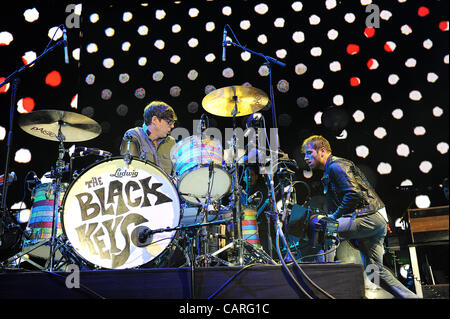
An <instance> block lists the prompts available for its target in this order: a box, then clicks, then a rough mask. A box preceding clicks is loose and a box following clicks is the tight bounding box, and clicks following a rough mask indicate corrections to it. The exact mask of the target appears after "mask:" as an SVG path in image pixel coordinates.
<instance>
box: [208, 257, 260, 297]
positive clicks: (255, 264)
mask: <svg viewBox="0 0 450 319" xmlns="http://www.w3.org/2000/svg"><path fill="white" fill-rule="evenodd" d="M257 265H260V266H267V265H265V264H259V263H254V264H249V265H247V266H244V267H243V268H241V269H240V270H239V271H238V272H237V273H235V274H234V275H233V276H232V277H231V278H230V279H228V280H227V281H226V282H225V283H224V284H223V285H222V286H221V287H220V288H219V289H217V290H216V291H215V292H214V293H213V294H212V295H210V296H209V297H208V300H209V299H213V298H214V297H215V296H217V294H218V293H219V292H221V291H222V290H223V289H225V287H226V286H227V285H228V284H229V283H230V282H231V281H233V280H234V279H236V278H237V276H239V275H240V274H241V273H243V272H244V270H247V269H248V268H250V267H253V266H257Z"/></svg>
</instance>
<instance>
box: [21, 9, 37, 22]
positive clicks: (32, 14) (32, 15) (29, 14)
mask: <svg viewBox="0 0 450 319" xmlns="http://www.w3.org/2000/svg"><path fill="white" fill-rule="evenodd" d="M23 16H24V17H25V21H26V22H34V21H36V20H37V19H39V11H37V9H36V8H33V9H27V10H25V12H24V13H23Z"/></svg>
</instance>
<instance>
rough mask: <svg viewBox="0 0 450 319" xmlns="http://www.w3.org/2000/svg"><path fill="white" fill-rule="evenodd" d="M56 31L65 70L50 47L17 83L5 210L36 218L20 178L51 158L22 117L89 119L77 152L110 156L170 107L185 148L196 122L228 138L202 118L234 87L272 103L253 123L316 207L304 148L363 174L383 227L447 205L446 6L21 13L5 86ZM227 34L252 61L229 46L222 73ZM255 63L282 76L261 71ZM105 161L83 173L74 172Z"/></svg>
mask: <svg viewBox="0 0 450 319" xmlns="http://www.w3.org/2000/svg"><path fill="white" fill-rule="evenodd" d="M61 24H65V25H66V27H67V31H68V37H69V55H70V62H69V64H65V63H64V54H63V49H62V47H58V48H56V49H55V50H54V51H52V52H50V53H49V54H47V55H46V56H45V57H44V58H43V59H42V60H41V61H39V63H37V64H36V65H35V66H33V67H31V68H30V69H28V70H26V71H25V72H24V73H23V74H22V75H21V76H20V78H21V82H20V85H19V88H18V92H17V103H16V104H15V105H14V123H13V126H12V131H13V133H14V134H13V136H14V138H13V141H12V150H11V163H10V171H14V172H15V173H16V174H17V177H18V180H17V181H16V182H15V183H14V184H12V185H11V187H10V189H9V193H8V203H9V205H10V206H11V205H13V204H14V203H18V202H20V201H21V200H22V198H24V201H25V203H26V205H28V206H30V205H31V202H30V194H29V190H26V191H25V194H24V189H26V187H24V181H23V180H24V178H25V176H26V174H27V172H29V171H34V172H36V174H37V175H38V176H39V177H41V176H42V175H43V174H44V173H45V172H48V171H50V170H51V169H52V167H54V166H55V162H56V159H57V153H58V143H57V142H52V141H46V140H42V139H39V138H37V137H34V136H31V135H28V134H26V133H25V132H23V131H22V130H21V129H20V127H19V126H18V123H17V121H18V119H19V118H20V116H21V114H22V113H26V112H30V111H37V110H43V109H61V110H67V111H70V112H76V113H80V114H83V115H85V116H88V117H90V118H92V119H94V120H95V121H97V122H98V123H99V124H100V125H101V127H102V134H101V135H100V136H99V137H97V138H95V139H92V140H89V141H85V142H77V143H76V145H77V146H86V147H95V148H99V149H102V150H106V151H109V152H112V153H113V154H114V155H118V153H119V145H120V141H121V138H122V135H123V133H124V132H125V131H126V130H127V129H128V128H131V127H134V126H138V125H141V124H142V111H143V108H144V107H145V105H146V104H147V103H148V102H150V101H152V100H163V101H165V102H167V103H168V104H170V105H172V106H173V108H174V109H175V111H176V113H177V115H178V118H179V121H178V123H177V126H178V127H184V128H186V129H188V130H189V132H190V133H191V134H194V133H195V127H194V128H193V127H192V126H193V125H192V122H193V120H198V119H200V117H201V116H202V115H203V114H205V115H207V116H208V120H209V125H210V127H217V128H219V129H220V130H221V131H222V132H224V130H225V128H231V127H232V125H233V122H232V118H229V117H219V116H216V115H214V114H210V113H208V112H206V111H205V109H204V108H203V106H202V100H203V98H204V97H205V96H206V95H207V94H208V93H210V92H212V91H214V90H215V89H220V88H223V87H226V86H231V85H245V86H252V87H255V88H258V89H260V90H262V91H264V92H265V93H266V94H267V95H269V96H270V91H271V88H272V89H273V107H274V110H273V109H272V108H271V107H270V105H269V106H268V107H266V108H264V109H263V110H261V113H262V114H263V116H264V118H265V120H266V124H267V126H268V127H272V126H273V125H276V126H277V127H278V128H279V133H280V148H281V150H282V151H284V152H286V153H288V154H289V157H290V158H292V159H295V160H296V161H297V163H298V166H299V169H298V172H297V176H296V178H297V179H298V180H302V181H306V182H307V183H308V184H310V186H311V189H312V192H313V195H320V191H321V189H320V186H319V185H320V183H319V181H320V177H321V176H320V172H309V171H307V169H306V165H305V163H304V162H303V158H302V154H301V153H300V145H301V142H302V140H303V139H304V138H306V137H308V136H309V135H311V134H321V135H323V136H325V137H327V138H328V139H329V140H330V142H331V144H332V147H333V152H334V154H335V155H337V156H342V157H346V158H349V159H351V160H353V161H354V162H355V163H356V164H357V165H358V166H359V167H360V168H361V169H362V170H363V171H364V172H366V174H367V176H368V178H369V179H370V181H371V182H372V183H373V184H374V186H375V187H376V190H377V192H378V193H379V194H380V195H381V197H382V198H383V200H384V201H385V202H386V205H387V207H388V209H389V213H390V215H391V217H392V221H394V219H395V218H398V217H399V216H402V215H403V214H404V212H405V209H406V208H407V207H416V206H417V205H418V206H421V207H427V206H438V205H443V204H446V203H447V202H448V201H447V200H446V198H445V196H444V193H443V190H442V182H443V180H444V178H445V177H447V176H448V59H449V57H448V1H437V0H430V1H414V0H389V1H379V2H378V3H376V2H375V1H370V0H367V1H364V0H360V1H347V0H346V1H330V0H327V1H323V0H321V1H278V2H276V3H275V2H273V1H264V0H259V1H250V0H248V1H195V2H193V1H164V2H155V1H148V2H145V1H142V2H134V1H133V2H127V1H122V2H120V4H117V3H116V2H112V3H111V4H109V3H108V1H102V2H98V3H97V2H93V1H90V2H86V3H77V4H76V6H75V4H74V5H73V6H70V5H68V4H67V3H60V2H58V1H41V2H39V3H37V4H33V5H29V6H28V5H25V4H22V3H21V2H19V3H17V4H16V6H15V7H14V8H10V9H9V11H7V12H6V11H2V13H1V19H0V54H1V55H0V56H1V63H0V77H1V78H4V77H6V76H8V75H9V74H11V73H12V72H13V71H14V70H16V69H18V68H20V67H21V66H23V65H24V64H25V63H29V62H30V61H32V60H33V58H34V57H36V56H39V55H40V54H41V53H42V52H43V51H44V48H45V47H46V45H47V44H48V43H49V41H50V43H49V45H50V46H51V45H54V44H55V43H56V41H59V40H61V39H62V32H61V31H60V30H57V29H56V27H57V26H58V25H61ZM224 28H226V30H227V40H228V41H232V42H233V43H235V44H239V45H240V46H241V47H245V48H247V49H249V50H251V51H253V52H254V53H249V52H248V51H246V50H244V49H242V48H239V47H237V46H235V45H229V46H227V48H226V55H225V61H223V58H222V37H223V31H224ZM55 32H56V33H55ZM53 35H55V37H54V38H53V40H52V39H51V38H52V37H53ZM261 55H264V56H269V57H271V58H273V59H275V60H277V61H280V62H282V63H283V64H285V66H281V65H279V64H276V63H270V64H269V65H268V64H267V63H266V62H267V61H266V60H265V59H264V58H263V57H262V56H261ZM270 70H272V73H271V74H270V73H269V71H270ZM11 92H12V87H11V86H6V87H2V88H1V89H0V107H1V114H2V116H1V119H0V140H1V142H0V143H1V153H0V155H1V157H0V158H1V164H2V167H1V169H2V172H3V169H4V163H5V158H6V140H7V135H8V132H9V130H10V125H9V115H10V112H9V108H10V98H11ZM272 114H275V115H276V117H275V118H272ZM246 120H247V117H245V116H243V117H239V118H238V121H237V125H238V127H241V128H244V129H245V123H246ZM222 142H223V143H226V141H222ZM72 144H74V143H66V146H67V147H70V146H72ZM100 159H101V158H100V157H95V156H89V157H86V158H82V159H78V160H77V161H76V163H72V164H73V169H77V170H81V169H83V168H85V167H87V166H88V165H89V164H92V163H93V162H95V161H96V160H100ZM66 161H67V163H69V161H68V159H67V158H66ZM66 175H67V174H66ZM65 179H66V181H67V182H70V179H71V176H65ZM418 195H425V202H424V203H421V202H417V203H416V201H415V200H416V196H418Z"/></svg>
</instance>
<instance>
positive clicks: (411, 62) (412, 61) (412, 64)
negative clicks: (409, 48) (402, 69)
mask: <svg viewBox="0 0 450 319" xmlns="http://www.w3.org/2000/svg"><path fill="white" fill-rule="evenodd" d="M416 64H417V61H416V59H414V58H409V59H408V60H406V62H405V65H406V67H408V68H413V67H415V66H416Z"/></svg>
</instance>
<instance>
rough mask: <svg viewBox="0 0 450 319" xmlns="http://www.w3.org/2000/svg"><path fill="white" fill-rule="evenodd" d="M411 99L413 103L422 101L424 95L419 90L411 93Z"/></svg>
mask: <svg viewBox="0 0 450 319" xmlns="http://www.w3.org/2000/svg"><path fill="white" fill-rule="evenodd" d="M409 98H410V99H411V100H413V101H420V100H421V99H422V94H421V93H420V92H419V91H418V90H413V91H411V92H409Z"/></svg>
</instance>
